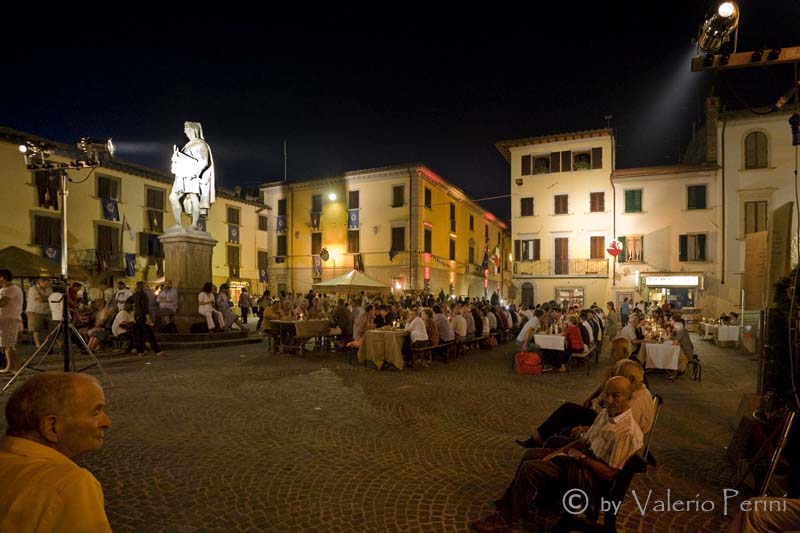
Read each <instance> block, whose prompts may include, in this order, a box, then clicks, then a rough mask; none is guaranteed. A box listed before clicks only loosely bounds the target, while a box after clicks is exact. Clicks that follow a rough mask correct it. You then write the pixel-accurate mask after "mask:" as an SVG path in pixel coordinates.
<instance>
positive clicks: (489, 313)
mask: <svg viewBox="0 0 800 533" xmlns="http://www.w3.org/2000/svg"><path fill="white" fill-rule="evenodd" d="M483 314H484V316H485V317H486V319H487V320H488V321H489V334H494V333H497V327H498V324H497V315H495V314H494V310H493V309H492V308H491V307H490V306H486V307H484V308H483Z"/></svg>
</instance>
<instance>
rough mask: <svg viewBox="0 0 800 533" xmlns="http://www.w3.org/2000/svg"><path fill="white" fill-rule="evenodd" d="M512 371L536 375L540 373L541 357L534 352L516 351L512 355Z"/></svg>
mask: <svg viewBox="0 0 800 533" xmlns="http://www.w3.org/2000/svg"><path fill="white" fill-rule="evenodd" d="M514 372H516V373H517V374H533V375H537V376H538V375H539V374H541V373H542V358H541V357H539V354H538V353H534V352H517V354H516V355H515V356H514Z"/></svg>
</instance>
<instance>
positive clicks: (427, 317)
mask: <svg viewBox="0 0 800 533" xmlns="http://www.w3.org/2000/svg"><path fill="white" fill-rule="evenodd" d="M422 320H423V321H424V322H425V333H427V334H428V341H430V343H431V346H438V345H439V328H438V326H437V325H436V321H435V320H434V319H433V310H432V309H431V308H430V307H425V308H424V309H423V310H422Z"/></svg>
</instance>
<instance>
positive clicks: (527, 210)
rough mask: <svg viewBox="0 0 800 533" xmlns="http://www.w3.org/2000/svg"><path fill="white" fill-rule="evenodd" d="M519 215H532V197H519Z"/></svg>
mask: <svg viewBox="0 0 800 533" xmlns="http://www.w3.org/2000/svg"><path fill="white" fill-rule="evenodd" d="M519 202H520V216H522V217H532V216H533V197H531V198H520V200H519Z"/></svg>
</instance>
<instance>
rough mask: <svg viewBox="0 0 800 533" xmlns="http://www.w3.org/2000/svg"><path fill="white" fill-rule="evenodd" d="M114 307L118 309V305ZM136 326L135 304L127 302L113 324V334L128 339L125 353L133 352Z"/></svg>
mask: <svg viewBox="0 0 800 533" xmlns="http://www.w3.org/2000/svg"><path fill="white" fill-rule="evenodd" d="M113 309H116V307H114V308H113ZM53 316H55V315H53ZM135 328H136V321H135V320H134V319H133V304H129V303H126V304H125V306H124V307H123V308H122V311H119V312H118V313H117V315H116V316H115V317H114V322H113V323H112V324H111V334H112V335H113V336H115V337H116V338H118V339H126V340H127V341H128V345H127V346H126V347H125V355H128V354H129V353H131V350H132V349H133V334H134V330H135Z"/></svg>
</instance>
